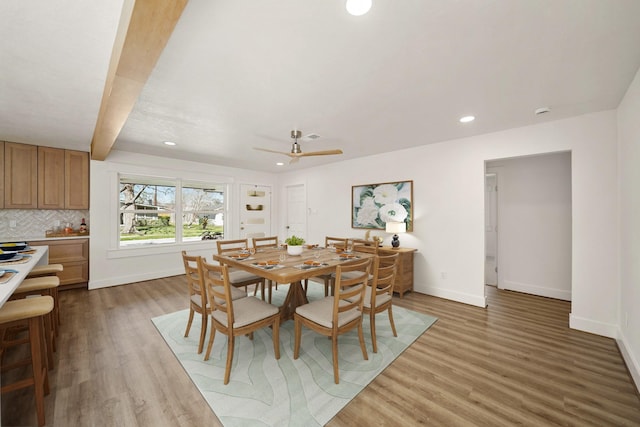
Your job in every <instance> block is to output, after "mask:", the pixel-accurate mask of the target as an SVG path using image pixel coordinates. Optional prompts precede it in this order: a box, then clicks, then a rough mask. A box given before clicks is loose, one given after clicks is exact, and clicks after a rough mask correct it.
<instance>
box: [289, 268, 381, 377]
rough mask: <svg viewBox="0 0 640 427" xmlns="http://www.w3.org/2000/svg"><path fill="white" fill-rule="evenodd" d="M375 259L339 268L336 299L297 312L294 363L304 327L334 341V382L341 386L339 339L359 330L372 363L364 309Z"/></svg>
mask: <svg viewBox="0 0 640 427" xmlns="http://www.w3.org/2000/svg"><path fill="white" fill-rule="evenodd" d="M370 269H371V258H367V259H364V260H362V261H358V262H356V263H353V264H348V265H338V266H337V267H336V271H337V277H338V279H337V280H336V288H335V292H334V295H333V296H327V297H324V298H323V299H320V300H316V301H313V302H310V303H309V304H303V305H301V306H299V307H297V308H296V311H295V314H294V316H293V318H294V322H295V323H294V330H295V341H294V348H293V358H294V360H295V359H297V358H298V356H299V355H300V340H301V337H302V325H304V326H306V327H307V328H309V329H311V330H312V331H315V332H317V333H319V334H321V335H325V336H328V337H331V349H332V355H333V379H334V382H335V383H336V384H338V383H339V382H340V378H339V369H338V336H339V335H342V334H344V333H346V332H348V331H351V330H352V329H354V328H357V329H358V339H359V341H360V349H361V350H362V357H364V359H365V360H369V357H368V356H367V349H366V347H365V344H364V336H363V333H362V307H363V303H364V301H363V298H364V290H365V288H366V286H367V281H368V280H369V271H370ZM347 272H358V273H359V274H358V275H357V276H356V277H353V278H350V279H343V278H342V277H343V275H342V273H347Z"/></svg>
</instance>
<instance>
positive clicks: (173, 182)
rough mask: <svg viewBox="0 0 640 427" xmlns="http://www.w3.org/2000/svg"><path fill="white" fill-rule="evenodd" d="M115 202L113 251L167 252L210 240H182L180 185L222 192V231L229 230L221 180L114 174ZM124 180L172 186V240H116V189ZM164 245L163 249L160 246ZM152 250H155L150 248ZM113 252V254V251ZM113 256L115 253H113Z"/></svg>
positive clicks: (225, 185)
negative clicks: (173, 232)
mask: <svg viewBox="0 0 640 427" xmlns="http://www.w3.org/2000/svg"><path fill="white" fill-rule="evenodd" d="M115 175H116V181H117V182H116V201H115V211H116V212H115V217H114V224H113V225H114V226H115V227H114V233H115V243H116V245H115V247H116V252H119V251H142V252H145V250H148V249H151V248H153V249H158V251H159V252H165V251H166V252H169V251H175V247H176V246H183V245H188V246H196V245H201V244H202V243H203V242H211V240H184V238H183V232H182V226H183V208H182V188H183V186H185V187H190V188H193V187H194V186H196V187H197V186H203V188H206V187H211V188H216V189H219V190H220V191H221V192H222V193H223V195H224V200H223V210H222V214H223V221H224V223H223V230H224V232H225V233H226V232H227V230H228V229H229V225H228V222H227V221H226V219H227V218H228V212H229V196H230V194H229V185H228V183H226V182H224V181H222V182H220V181H218V182H212V181H209V180H193V179H183V178H178V177H166V176H154V175H147V174H140V173H116V174H115ZM122 179H125V180H127V181H132V182H135V183H158V185H166V186H173V187H174V188H175V201H174V203H175V208H174V210H173V215H174V217H175V220H174V222H175V227H176V233H175V241H172V242H157V241H154V240H152V239H150V240H147V241H140V242H144V243H138V244H136V243H131V244H122V242H121V241H120V214H121V213H122V211H121V210H120V188H121V181H122ZM162 248H165V249H162ZM154 252H155V251H154ZM114 255H115V254H114ZM115 256H116V257H117V255H115Z"/></svg>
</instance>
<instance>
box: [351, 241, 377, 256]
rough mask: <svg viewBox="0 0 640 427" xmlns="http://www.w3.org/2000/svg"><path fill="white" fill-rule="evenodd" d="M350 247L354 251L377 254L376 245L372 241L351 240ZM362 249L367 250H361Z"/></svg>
mask: <svg viewBox="0 0 640 427" xmlns="http://www.w3.org/2000/svg"><path fill="white" fill-rule="evenodd" d="M351 245H352V248H353V250H354V251H358V250H360V251H361V252H368V253H375V254H377V253H378V243H377V242H374V241H373V240H364V239H351ZM364 248H369V249H365V250H362V249H364Z"/></svg>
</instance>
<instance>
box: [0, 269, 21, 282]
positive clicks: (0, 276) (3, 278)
mask: <svg viewBox="0 0 640 427" xmlns="http://www.w3.org/2000/svg"><path fill="white" fill-rule="evenodd" d="M16 274H18V271H17V270H11V269H5V270H2V269H0V285H3V284H5V283H7V282H9V281H10V280H11V279H13V276H15V275H16Z"/></svg>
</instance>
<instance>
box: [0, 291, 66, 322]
mask: <svg viewBox="0 0 640 427" xmlns="http://www.w3.org/2000/svg"><path fill="white" fill-rule="evenodd" d="M51 310H53V298H51V297H50V296H42V297H35V298H23V299H18V300H15V301H7V302H5V303H4V305H3V306H2V307H0V324H3V323H8V322H14V321H17V320H25V319H29V318H31V317H36V316H43V315H45V314H47V313H49V312H51Z"/></svg>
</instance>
